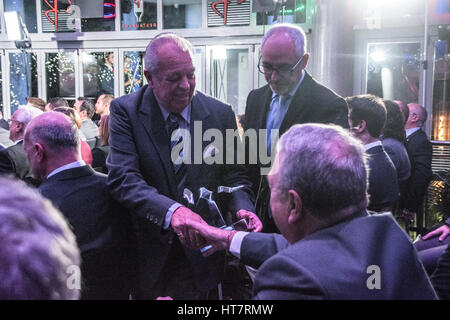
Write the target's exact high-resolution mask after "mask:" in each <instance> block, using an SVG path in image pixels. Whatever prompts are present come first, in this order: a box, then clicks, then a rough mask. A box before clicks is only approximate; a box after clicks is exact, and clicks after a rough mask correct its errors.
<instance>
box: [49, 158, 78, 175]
mask: <svg viewBox="0 0 450 320" xmlns="http://www.w3.org/2000/svg"><path fill="white" fill-rule="evenodd" d="M85 165H86V163H85V162H84V161H83V160H80V161H74V162H71V163H68V164H65V165H63V166H61V167H59V168H57V169H55V170H53V171H52V172H50V173H49V174H48V176H47V179H48V178H50V177H51V176H54V175H55V174H57V173H59V172H61V171H64V170H68V169H73V168H78V167H82V166H85Z"/></svg>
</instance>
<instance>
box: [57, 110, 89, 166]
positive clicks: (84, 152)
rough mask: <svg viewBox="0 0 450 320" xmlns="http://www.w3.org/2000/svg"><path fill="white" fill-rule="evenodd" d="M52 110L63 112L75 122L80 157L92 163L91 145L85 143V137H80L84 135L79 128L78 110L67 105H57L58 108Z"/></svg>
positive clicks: (87, 162)
mask: <svg viewBox="0 0 450 320" xmlns="http://www.w3.org/2000/svg"><path fill="white" fill-rule="evenodd" d="M53 111H55V112H61V113H64V114H65V115H66V116H68V117H69V118H70V119H72V120H73V121H74V122H75V124H76V125H77V127H78V133H79V135H80V148H81V159H83V161H84V162H85V163H86V164H89V165H92V162H93V157H92V151H91V147H89V145H88V144H87V142H86V138H82V137H84V135H83V133H82V132H81V130H80V128H81V118H80V115H79V114H78V112H76V111H75V110H74V109H72V108H69V107H58V108H56V109H54V110H53Z"/></svg>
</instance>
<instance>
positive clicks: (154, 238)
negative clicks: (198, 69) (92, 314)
mask: <svg viewBox="0 0 450 320" xmlns="http://www.w3.org/2000/svg"><path fill="white" fill-rule="evenodd" d="M192 58H193V53H192V47H191V45H190V43H189V42H187V41H186V40H185V39H183V38H181V37H178V36H176V35H174V34H170V33H169V34H162V35H159V36H158V37H156V38H155V39H153V40H152V41H151V42H150V44H149V45H148V47H147V51H146V56H145V76H146V78H147V81H148V86H144V87H143V88H141V89H140V90H139V91H137V92H135V93H132V94H129V95H126V96H123V97H120V98H118V99H116V100H113V101H112V103H111V106H110V140H109V141H110V148H111V150H110V153H109V156H108V159H107V166H108V169H109V186H110V188H111V190H112V193H113V196H114V197H115V199H117V200H118V201H119V202H120V203H121V204H122V205H124V206H125V207H126V208H127V209H129V210H130V211H131V213H132V217H133V220H134V222H135V226H136V228H135V229H136V235H137V241H138V261H139V272H138V278H139V281H138V284H139V286H138V288H137V290H136V297H137V298H155V297H158V296H167V295H169V296H172V297H174V298H176V299H197V298H207V296H208V292H210V291H211V290H212V289H213V288H216V287H217V284H218V283H219V281H220V280H221V277H222V275H221V273H222V271H223V267H224V265H223V258H224V256H223V255H222V254H218V255H215V256H212V257H210V258H208V259H205V258H203V257H202V256H201V254H200V252H199V251H198V250H196V251H193V250H189V249H185V248H183V247H182V245H181V244H180V241H181V242H184V241H185V240H191V239H194V240H195V238H196V235H195V233H189V232H187V231H186V230H185V229H183V228H181V227H180V225H181V224H182V223H183V222H184V221H186V220H195V221H203V220H202V218H201V217H200V215H199V214H198V213H200V212H193V211H191V210H190V209H188V208H187V206H186V205H187V203H186V202H184V201H183V192H184V189H185V188H187V189H189V190H191V192H192V193H193V198H194V199H198V198H199V189H200V188H201V187H205V188H207V189H208V190H211V191H217V188H218V186H228V187H237V186H242V187H241V189H239V190H237V191H236V192H233V193H231V194H230V195H229V199H228V201H226V202H224V203H222V204H223V205H222V206H221V209H222V212H223V213H225V212H227V211H228V212H230V213H231V214H232V215H233V216H234V217H233V218H236V217H238V218H242V217H248V216H249V215H250V216H251V217H253V215H252V214H251V213H249V212H248V211H254V207H253V204H252V194H251V189H250V182H249V181H248V179H247V178H246V175H245V167H244V166H241V165H237V164H236V162H233V163H230V162H229V161H227V162H225V158H226V152H224V150H223V148H222V149H221V147H220V146H219V145H217V147H215V146H212V145H211V143H210V142H207V141H203V139H202V137H203V135H204V134H205V132H206V131H207V130H208V132H211V129H212V130H213V131H214V132H216V133H220V135H222V136H223V137H225V135H226V130H227V129H232V130H236V120H235V115H234V113H233V111H232V108H231V106H229V105H225V104H223V103H222V102H220V101H218V100H216V99H214V98H212V97H209V96H206V95H204V94H203V93H201V92H198V91H197V92H196V91H195V68H194V65H193V61H192ZM189 136H190V137H192V139H189ZM174 142H175V143H174ZM224 146H225V144H224ZM227 147H228V146H227ZM232 148H233V149H231V150H229V151H233V152H234V151H236V146H235V145H234V144H233V147H232ZM207 155H210V156H213V155H214V157H215V158H216V160H217V162H215V163H213V164H211V165H208V164H206V163H207V162H206V160H207V158H211V157H207ZM234 155H236V152H234ZM187 158H189V159H191V160H192V161H191V162H189V161H185V159H187ZM179 159H181V160H182V161H178V160H179ZM192 162H193V163H192ZM221 163H222V164H221ZM225 163H226V164H225ZM240 209H245V210H248V211H245V210H240ZM209 215H210V211H208V212H206V213H204V215H203V218H205V219H208V218H209Z"/></svg>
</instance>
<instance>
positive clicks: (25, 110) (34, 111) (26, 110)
mask: <svg viewBox="0 0 450 320" xmlns="http://www.w3.org/2000/svg"><path fill="white" fill-rule="evenodd" d="M16 112H17V113H16V121H18V122H22V123H23V124H24V125H25V127H26V126H27V125H28V123H30V121H31V120H32V119H34V118H36V117H37V116H38V115H40V114H42V113H43V111H42V110H40V109H38V108H36V107H32V106H27V105H22V106H19V109H17V111H16Z"/></svg>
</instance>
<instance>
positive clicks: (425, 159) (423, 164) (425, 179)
mask: <svg viewBox="0 0 450 320" xmlns="http://www.w3.org/2000/svg"><path fill="white" fill-rule="evenodd" d="M408 109H409V116H408V120H407V121H406V124H405V130H406V142H405V146H406V150H407V151H408V156H409V160H410V162H411V175H410V177H409V179H408V181H407V187H406V192H405V193H404V195H402V198H401V203H400V208H403V215H404V216H406V217H414V215H417V226H418V228H419V232H420V231H422V228H423V227H422V224H423V213H422V210H421V209H420V207H421V206H422V203H423V198H424V196H425V192H426V191H427V188H428V183H429V182H430V179H431V176H432V170H431V158H432V155H433V148H432V146H431V142H430V140H428V137H427V135H426V133H425V132H424V131H423V130H422V126H423V125H424V123H425V121H426V120H427V111H426V110H425V108H424V107H422V106H420V105H418V104H416V103H410V104H408Z"/></svg>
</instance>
